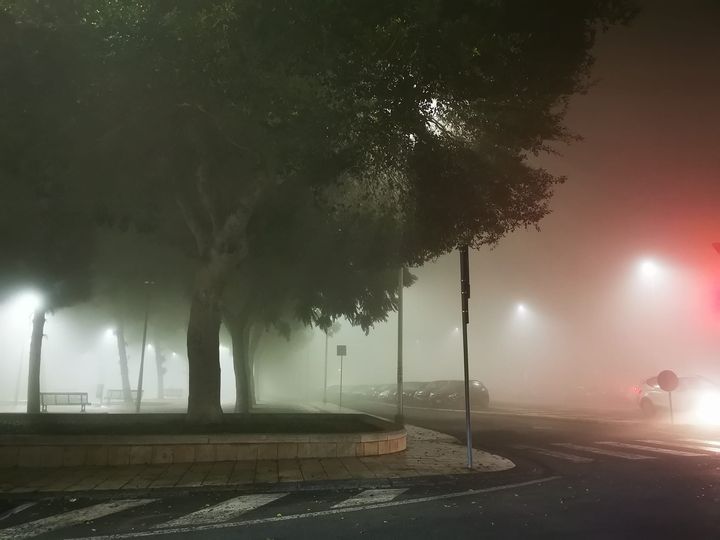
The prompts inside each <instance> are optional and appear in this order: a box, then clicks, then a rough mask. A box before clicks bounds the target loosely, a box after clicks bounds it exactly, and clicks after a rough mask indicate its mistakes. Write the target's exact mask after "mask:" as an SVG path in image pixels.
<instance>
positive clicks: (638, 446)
mask: <svg viewBox="0 0 720 540" xmlns="http://www.w3.org/2000/svg"><path fill="white" fill-rule="evenodd" d="M597 444H604V445H607V446H615V447H617V448H629V449H630V450H642V451H643V452H657V453H658V454H669V455H671V456H684V457H698V456H704V455H706V454H698V453H697V452H687V451H685V450H672V449H671V448H658V447H657V446H646V445H644V444H630V443H623V442H617V441H601V442H598V443H597Z"/></svg>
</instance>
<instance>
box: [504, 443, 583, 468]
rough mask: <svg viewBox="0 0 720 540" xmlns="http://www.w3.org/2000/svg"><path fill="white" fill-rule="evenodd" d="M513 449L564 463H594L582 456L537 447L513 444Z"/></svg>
mask: <svg viewBox="0 0 720 540" xmlns="http://www.w3.org/2000/svg"><path fill="white" fill-rule="evenodd" d="M513 448H518V449H521V450H530V451H532V452H535V453H536V454H543V455H545V456H550V457H554V458H558V459H564V460H565V461H572V462H573V463H590V462H591V461H594V460H593V459H592V458H589V457H584V456H576V455H575V454H566V453H565V452H558V451H557V450H548V449H547V448H538V447H537V446H525V445H523V444H515V445H513Z"/></svg>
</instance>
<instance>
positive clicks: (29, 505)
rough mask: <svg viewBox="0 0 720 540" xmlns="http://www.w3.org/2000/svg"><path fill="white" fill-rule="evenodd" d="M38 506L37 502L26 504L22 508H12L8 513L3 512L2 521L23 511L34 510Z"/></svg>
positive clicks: (0, 517) (0, 518)
mask: <svg viewBox="0 0 720 540" xmlns="http://www.w3.org/2000/svg"><path fill="white" fill-rule="evenodd" d="M36 504H37V503H36V502H27V503H25V504H21V505H20V506H16V507H15V508H11V509H10V510H8V511H7V512H3V513H2V514H0V521H2V520H3V519H6V518H9V517H10V516H14V515H15V514H19V513H20V512H22V511H23V510H27V509H28V508H32V507H33V506H35V505H36Z"/></svg>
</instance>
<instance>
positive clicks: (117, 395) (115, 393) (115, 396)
mask: <svg viewBox="0 0 720 540" xmlns="http://www.w3.org/2000/svg"><path fill="white" fill-rule="evenodd" d="M130 394H131V395H132V400H133V402H135V401H137V390H130ZM124 400H125V398H124V397H123V391H122V390H115V389H113V390H108V391H107V393H106V394H105V403H107V404H108V405H110V403H111V402H112V401H124Z"/></svg>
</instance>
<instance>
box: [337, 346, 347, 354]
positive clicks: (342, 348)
mask: <svg viewBox="0 0 720 540" xmlns="http://www.w3.org/2000/svg"><path fill="white" fill-rule="evenodd" d="M337 355H338V356H347V345H338V346H337Z"/></svg>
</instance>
